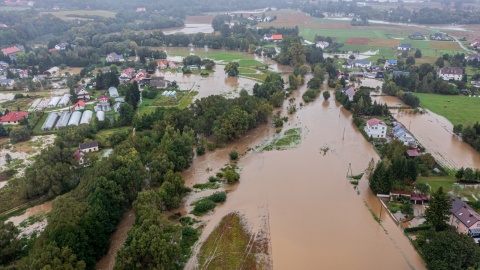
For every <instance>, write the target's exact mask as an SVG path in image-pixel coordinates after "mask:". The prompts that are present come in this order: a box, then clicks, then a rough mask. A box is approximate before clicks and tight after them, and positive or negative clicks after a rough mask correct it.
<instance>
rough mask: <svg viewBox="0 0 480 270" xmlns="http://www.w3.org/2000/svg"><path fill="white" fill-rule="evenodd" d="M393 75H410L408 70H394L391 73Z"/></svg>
mask: <svg viewBox="0 0 480 270" xmlns="http://www.w3.org/2000/svg"><path fill="white" fill-rule="evenodd" d="M392 75H393V77H397V76H408V75H410V72H408V71H400V70H394V71H393V73H392Z"/></svg>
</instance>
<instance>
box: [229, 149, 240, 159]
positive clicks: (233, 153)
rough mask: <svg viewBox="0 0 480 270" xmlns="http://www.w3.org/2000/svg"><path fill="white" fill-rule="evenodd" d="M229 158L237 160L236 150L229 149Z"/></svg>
mask: <svg viewBox="0 0 480 270" xmlns="http://www.w3.org/2000/svg"><path fill="white" fill-rule="evenodd" d="M228 155H229V156H230V159H231V160H237V159H238V152H237V151H235V150H234V151H231V152H230V153H229V154H228Z"/></svg>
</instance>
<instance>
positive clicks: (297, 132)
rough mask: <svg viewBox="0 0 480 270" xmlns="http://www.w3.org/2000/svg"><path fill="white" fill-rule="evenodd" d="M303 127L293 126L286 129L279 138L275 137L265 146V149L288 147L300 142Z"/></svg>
mask: <svg viewBox="0 0 480 270" xmlns="http://www.w3.org/2000/svg"><path fill="white" fill-rule="evenodd" d="M301 134H302V129H301V128H292V129H289V130H286V131H285V132H284V133H283V134H282V135H280V136H279V137H278V138H275V139H274V140H273V141H272V142H271V143H270V144H269V145H267V146H265V147H264V148H263V150H265V151H269V150H274V149H275V150H279V149H287V148H291V147H294V146H297V145H298V144H300V141H301V140H302V135H301Z"/></svg>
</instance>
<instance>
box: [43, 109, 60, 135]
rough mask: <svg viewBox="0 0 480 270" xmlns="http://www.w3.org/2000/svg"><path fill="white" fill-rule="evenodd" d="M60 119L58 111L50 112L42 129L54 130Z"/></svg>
mask: <svg viewBox="0 0 480 270" xmlns="http://www.w3.org/2000/svg"><path fill="white" fill-rule="evenodd" d="M57 119H58V113H56V112H53V113H50V114H48V117H47V120H45V123H43V125H42V130H43V131H45V130H52V129H53V127H54V126H55V122H57Z"/></svg>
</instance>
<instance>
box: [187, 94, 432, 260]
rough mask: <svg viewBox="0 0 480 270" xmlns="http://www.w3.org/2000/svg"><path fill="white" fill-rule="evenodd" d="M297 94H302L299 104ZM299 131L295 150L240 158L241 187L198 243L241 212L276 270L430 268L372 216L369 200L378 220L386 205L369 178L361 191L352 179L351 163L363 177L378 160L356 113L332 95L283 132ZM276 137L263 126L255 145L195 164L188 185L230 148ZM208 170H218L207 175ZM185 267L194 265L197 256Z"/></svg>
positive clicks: (386, 222) (390, 225)
mask: <svg viewBox="0 0 480 270" xmlns="http://www.w3.org/2000/svg"><path fill="white" fill-rule="evenodd" d="M304 90H305V89H302V90H301V91H304ZM299 96H300V93H297V102H298V103H299V102H300V98H298V97H299ZM293 127H300V128H302V134H303V141H302V143H301V145H299V146H298V147H297V148H296V149H291V150H284V151H267V152H260V151H254V152H251V153H248V154H247V155H245V156H244V157H242V158H241V159H240V162H239V165H240V167H241V179H240V184H239V185H238V186H236V187H235V188H234V190H233V191H232V192H230V193H229V196H228V199H227V202H226V203H225V204H224V205H222V206H220V207H217V208H218V209H216V210H215V212H214V213H213V214H211V215H207V216H206V217H204V218H202V220H204V221H205V222H206V226H205V228H204V231H203V233H202V236H201V239H200V242H201V241H204V240H205V239H206V237H207V236H208V235H209V234H210V233H211V232H212V230H213V229H214V228H215V226H216V225H217V224H218V223H219V222H220V220H221V219H222V217H224V216H225V215H227V214H228V213H231V212H239V213H240V214H241V215H242V216H243V217H244V218H245V221H246V223H247V224H248V227H249V229H250V230H251V231H252V233H253V234H255V235H257V236H258V235H263V236H264V237H266V238H268V239H269V240H270V243H271V260H272V264H273V268H274V269H424V268H425V267H424V264H423V262H422V260H421V258H420V257H419V255H418V254H417V253H416V251H415V250H414V248H413V246H412V245H411V244H410V243H409V241H408V240H407V238H406V237H405V236H404V235H403V233H402V231H401V230H400V229H399V228H398V227H397V226H396V224H395V223H394V222H393V221H392V220H391V218H390V217H388V216H387V215H386V213H385V212H383V215H382V218H381V220H382V222H381V225H379V223H377V222H376V221H375V219H374V218H373V217H372V214H371V212H370V210H369V208H367V207H366V206H365V201H366V202H367V203H368V205H369V207H370V208H371V209H372V210H371V211H373V212H374V213H375V214H376V215H379V214H380V204H379V202H378V199H377V198H376V197H375V196H374V195H373V194H372V193H371V192H370V191H369V189H368V183H367V182H366V180H364V179H363V180H361V181H360V185H359V188H358V191H357V190H354V188H353V186H352V185H351V184H350V183H349V182H348V181H347V179H346V174H347V169H348V168H349V164H351V166H352V169H353V173H354V174H358V173H361V172H362V171H363V170H364V169H365V168H366V167H367V165H368V163H369V161H370V160H371V159H372V158H373V159H375V160H376V159H378V155H377V154H376V152H375V151H374V150H373V148H372V146H371V145H370V144H369V143H368V142H366V141H365V139H364V138H363V137H362V135H361V134H360V132H359V131H358V130H357V129H356V127H355V126H353V124H352V122H351V114H350V113H349V112H347V111H345V110H344V109H343V108H342V107H341V105H340V104H338V103H336V102H334V101H333V98H332V99H331V100H330V101H323V98H322V97H319V98H318V100H317V101H315V102H314V103H313V104H310V105H307V106H306V107H305V108H303V109H301V110H300V111H298V112H297V113H296V114H294V115H293V116H291V117H290V121H289V122H288V123H287V126H286V127H285V128H286V129H289V128H293ZM344 131H345V137H344V139H343V140H342V136H343V134H344ZM274 134H275V132H274V130H273V129H270V128H269V127H264V128H261V129H259V130H257V131H255V132H254V133H253V134H250V135H249V136H250V138H251V140H250V141H248V140H247V139H244V140H243V141H241V142H238V143H235V144H234V145H232V146H231V147H230V148H229V149H224V150H222V151H219V152H218V153H217V154H216V155H206V156H205V157H202V158H201V159H197V160H195V162H194V165H193V167H192V168H191V169H190V170H189V171H187V172H186V173H185V177H186V179H187V185H188V186H192V185H193V184H194V183H202V182H205V181H206V179H207V178H208V176H210V175H212V174H213V172H215V171H216V170H217V169H218V168H220V167H222V166H223V164H225V163H226V162H228V155H227V153H228V152H229V151H230V150H231V148H237V149H239V150H240V151H241V152H243V151H242V150H244V149H247V148H248V147H252V148H255V146H256V145H260V144H262V142H263V138H264V136H265V135H267V138H268V137H273V136H275V135H274ZM255 138H258V139H255ZM245 143H247V144H248V146H247V145H245ZM325 147H328V148H329V149H330V150H329V151H328V152H327V154H326V155H323V153H321V152H320V148H325ZM206 168H211V169H213V172H210V173H208V172H206ZM357 192H358V193H357ZM195 197H198V195H194V196H192V198H189V199H188V200H187V202H186V205H189V204H190V203H191V202H192V201H194V200H195V199H196V198H195ZM187 208H188V207H187ZM186 210H187V211H190V210H191V209H189V208H188V209H186ZM199 246H200V245H197V246H196V249H195V252H198V249H199ZM186 268H187V269H195V268H196V260H195V258H192V259H191V260H190V261H189V264H188V265H187V267H186Z"/></svg>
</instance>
